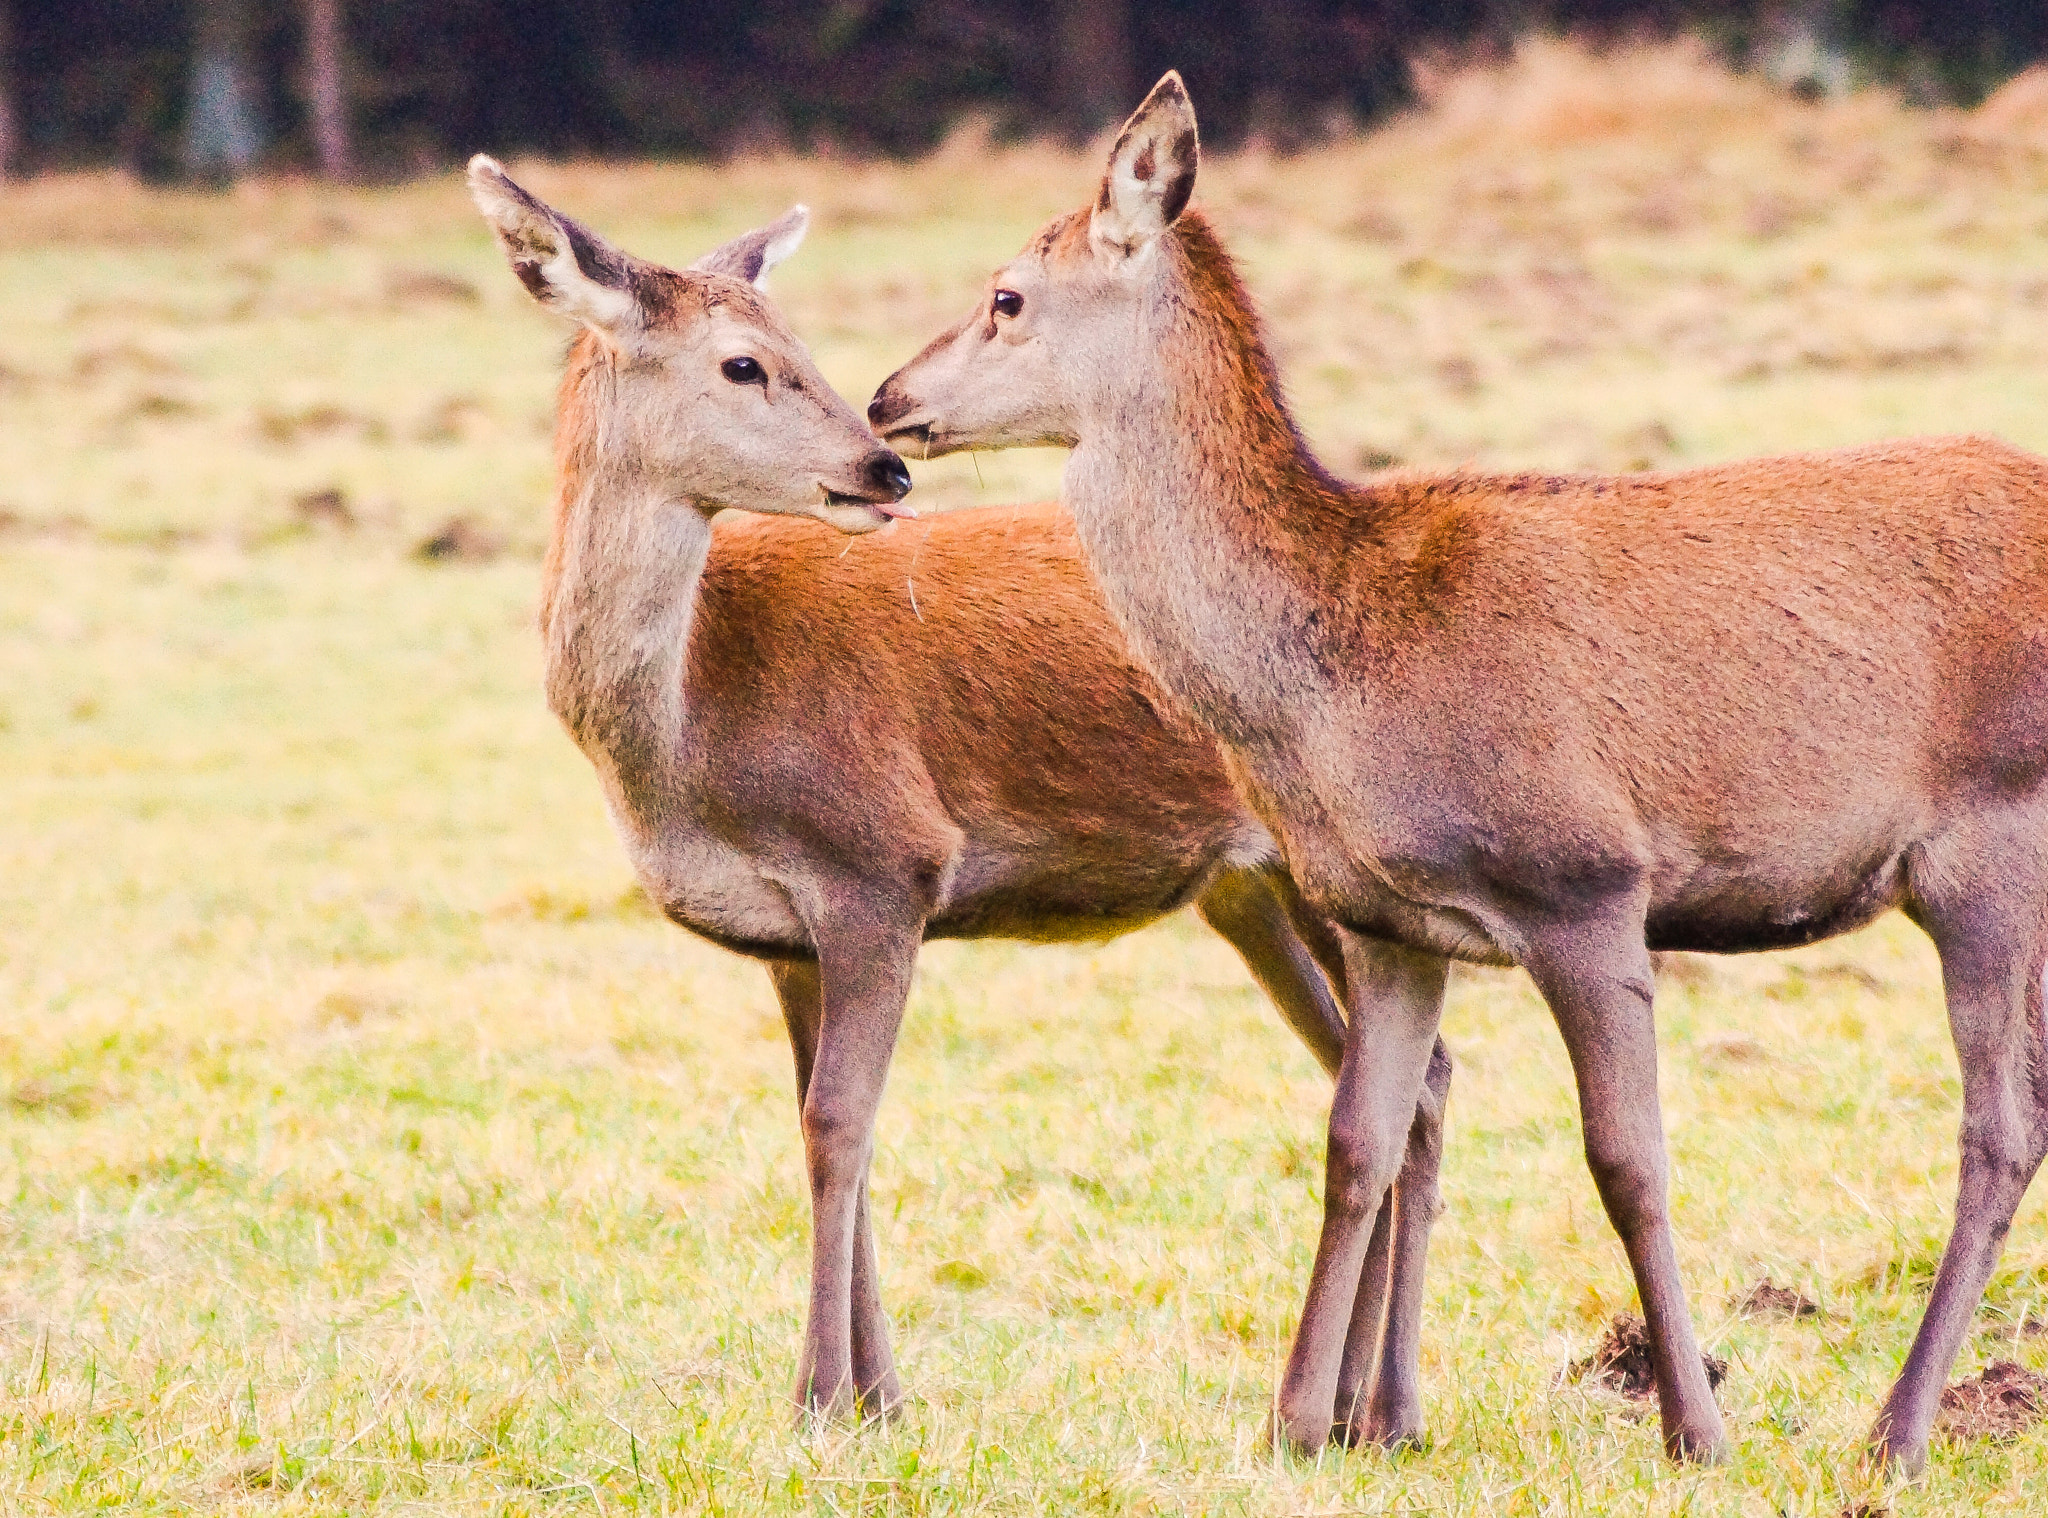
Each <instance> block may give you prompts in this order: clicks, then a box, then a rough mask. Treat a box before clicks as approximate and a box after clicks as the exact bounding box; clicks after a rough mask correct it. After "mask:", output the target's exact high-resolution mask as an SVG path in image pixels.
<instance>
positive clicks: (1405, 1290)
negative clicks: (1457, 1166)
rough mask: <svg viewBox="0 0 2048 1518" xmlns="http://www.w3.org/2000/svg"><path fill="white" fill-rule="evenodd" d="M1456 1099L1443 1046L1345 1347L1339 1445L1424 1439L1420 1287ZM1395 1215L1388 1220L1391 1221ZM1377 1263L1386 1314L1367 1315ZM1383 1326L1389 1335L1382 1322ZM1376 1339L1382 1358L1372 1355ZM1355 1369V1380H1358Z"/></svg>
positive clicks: (1432, 1063) (1386, 1445)
mask: <svg viewBox="0 0 2048 1518" xmlns="http://www.w3.org/2000/svg"><path fill="white" fill-rule="evenodd" d="M1450 1092H1451V1055H1450V1051H1449V1050H1448V1049H1446V1048H1445V1047H1444V1043H1443V1040H1442V1039H1440V1038H1439V1039H1438V1040H1437V1041H1436V1046H1435V1047H1434V1048H1433V1049H1432V1050H1431V1051H1430V1056H1429V1073H1428V1075H1426V1076H1425V1077H1424V1078H1423V1085H1422V1099H1421V1100H1420V1101H1418V1102H1417V1103H1416V1104H1415V1121H1414V1123H1413V1125H1412V1126H1410V1128H1409V1130H1408V1151H1407V1154H1406V1156H1405V1157H1404V1158H1403V1159H1402V1161H1401V1170H1400V1173H1399V1174H1398V1175H1397V1176H1395V1178H1394V1185H1393V1188H1392V1190H1391V1191H1389V1192H1388V1194H1387V1199H1386V1201H1385V1202H1383V1203H1382V1204H1381V1208H1380V1217H1381V1225H1376V1227H1375V1230H1374V1238H1375V1241H1377V1239H1378V1226H1384V1225H1386V1224H1387V1223H1388V1222H1389V1221H1391V1226H1392V1230H1393V1238H1392V1239H1391V1241H1390V1244H1389V1247H1388V1249H1387V1251H1386V1253H1385V1255H1384V1256H1375V1255H1368V1256H1367V1261H1366V1280H1365V1282H1362V1283H1361V1284H1360V1287H1359V1293H1358V1309H1359V1310H1358V1311H1355V1312H1354V1313H1353V1315H1352V1319H1351V1328H1350V1332H1349V1335H1348V1337H1347V1338H1346V1340H1345V1343H1344V1363H1343V1366H1342V1368H1341V1369H1340V1371H1339V1372H1338V1377H1337V1412H1338V1416H1339V1419H1340V1421H1343V1422H1345V1423H1346V1424H1347V1426H1346V1428H1345V1429H1344V1430H1343V1431H1342V1435H1340V1436H1342V1437H1346V1440H1347V1442H1358V1441H1360V1440H1362V1441H1363V1442H1365V1443H1369V1444H1377V1445H1379V1446H1380V1447H1381V1448H1383V1449H1393V1448H1396V1447H1397V1446H1400V1445H1403V1444H1413V1443H1416V1442H1417V1441H1419V1440H1420V1439H1421V1437H1422V1343H1421V1339H1422V1285H1423V1272H1424V1269H1425V1267H1426V1266H1427V1264H1428V1261H1429V1231H1430V1228H1431V1227H1432V1226H1433V1225H1434V1224H1435V1222H1436V1218H1437V1213H1438V1212H1440V1211H1441V1210H1442V1202H1441V1200H1440V1196H1439V1192H1438V1186H1437V1172H1438V1171H1439V1170H1440V1169H1441V1168H1442V1165H1443V1154H1444V1103H1445V1101H1446V1100H1447V1099H1448V1098H1449V1096H1450ZM1389 1208H1391V1209H1392V1213H1393V1216H1392V1218H1391V1220H1389V1219H1388V1217H1387V1212H1388V1209H1389ZM1376 1259H1383V1260H1384V1261H1385V1264H1384V1266H1383V1268H1382V1275H1383V1276H1384V1277H1385V1278H1386V1282H1385V1284H1384V1285H1383V1286H1382V1287H1381V1288H1380V1295H1382V1296H1384V1297H1385V1299H1386V1304H1385V1307H1384V1310H1383V1311H1382V1310H1378V1309H1371V1310H1370V1311H1368V1299H1369V1297H1370V1296H1371V1295H1372V1293H1371V1292H1370V1291H1369V1290H1368V1286H1367V1283H1370V1282H1371V1280H1372V1277H1373V1266H1374V1263H1375V1260H1376ZM1383 1321H1384V1328H1382V1322H1383ZM1374 1339H1377V1341H1378V1346H1379V1348H1378V1353H1377V1354H1376V1355H1375V1354H1373V1353H1372V1350H1371V1347H1370V1346H1371V1343H1372V1341H1373V1340H1374ZM1354 1367H1355V1368H1356V1374H1355V1375H1354ZM1369 1372H1370V1373H1371V1374H1372V1395H1371V1398H1370V1400H1369V1401H1368V1402H1367V1403H1366V1404H1365V1406H1366V1416H1365V1419H1364V1420H1363V1426H1362V1427H1360V1426H1359V1424H1358V1422H1357V1421H1356V1415H1355V1413H1353V1412H1352V1411H1351V1409H1352V1408H1354V1407H1356V1406H1357V1405H1358V1398H1359V1391H1355V1390H1353V1391H1350V1396H1349V1399H1348V1400H1347V1396H1346V1393H1347V1390H1350V1389H1351V1388H1359V1389H1361V1390H1362V1388H1363V1386H1364V1384H1365V1377H1366V1375H1367V1374H1368V1373H1369Z"/></svg>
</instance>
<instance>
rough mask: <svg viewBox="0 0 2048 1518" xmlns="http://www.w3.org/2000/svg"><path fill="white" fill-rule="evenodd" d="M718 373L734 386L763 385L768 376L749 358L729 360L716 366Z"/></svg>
mask: <svg viewBox="0 0 2048 1518" xmlns="http://www.w3.org/2000/svg"><path fill="white" fill-rule="evenodd" d="M718 372H719V373H720V374H722V375H724V376H725V377H726V378H727V379H729V380H731V381H732V382H733V383H734V384H735V385H765V384H767V383H768V376H767V374H766V372H765V371H763V369H762V368H761V366H760V364H758V363H756V362H755V361H754V360H753V359H751V358H729V359H727V360H726V361H725V362H724V363H722V364H720V365H719V366H718Z"/></svg>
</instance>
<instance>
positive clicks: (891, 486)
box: [861, 448, 910, 501]
mask: <svg viewBox="0 0 2048 1518" xmlns="http://www.w3.org/2000/svg"><path fill="white" fill-rule="evenodd" d="M861 478H862V479H864V480H866V481H867V482H868V484H869V485H870V486H872V487H873V488H874V489H876V490H878V491H882V492H884V493H886V494H887V495H888V497H889V499H890V500H892V501H900V500H902V499H903V498H904V497H905V496H907V495H909V494H910V471H909V470H908V469H905V468H904V467H903V460H901V459H900V458H898V457H897V456H896V455H895V454H894V453H892V452H890V451H889V450H888V449H887V448H882V449H878V450H877V451H876V452H874V453H871V454H869V455H868V461H867V463H866V464H864V465H862V466H861Z"/></svg>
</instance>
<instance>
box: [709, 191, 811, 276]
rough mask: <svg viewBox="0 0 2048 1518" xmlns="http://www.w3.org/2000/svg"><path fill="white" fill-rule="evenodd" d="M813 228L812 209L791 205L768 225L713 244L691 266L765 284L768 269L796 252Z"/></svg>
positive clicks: (712, 272)
mask: <svg viewBox="0 0 2048 1518" xmlns="http://www.w3.org/2000/svg"><path fill="white" fill-rule="evenodd" d="M810 229H811V213H810V211H809V210H808V209H806V208H805V207H803V206H791V207H790V208H789V209H788V210H787V211H784V212H783V213H782V214H781V215H780V216H778V217H776V218H775V220H773V221H771V222H769V223H768V225H767V226H765V227H756V228H754V230H753V231H751V232H746V233H742V234H741V235H740V236H738V237H735V238H734V239H733V240H732V241H731V242H729V243H726V244H725V245H724V246H722V247H717V248H713V249H712V250H711V251H710V252H709V253H706V254H705V255H704V256H703V257H702V258H700V259H698V260H697V261H696V262H695V263H693V264H691V265H690V267H691V268H693V269H701V270H702V271H704V272H705V273H706V274H730V275H731V276H732V277H733V278H734V279H744V280H746V281H747V282H748V283H749V284H752V285H765V284H766V283H767V282H768V271H769V270H770V269H772V268H774V267H775V266H776V265H777V264H779V263H781V262H782V261H783V260H784V259H785V258H787V257H789V255H790V254H792V253H794V252H795V251H796V250H797V244H799V243H801V242H802V241H803V240H804V233H806V232H808V231H809V230H810Z"/></svg>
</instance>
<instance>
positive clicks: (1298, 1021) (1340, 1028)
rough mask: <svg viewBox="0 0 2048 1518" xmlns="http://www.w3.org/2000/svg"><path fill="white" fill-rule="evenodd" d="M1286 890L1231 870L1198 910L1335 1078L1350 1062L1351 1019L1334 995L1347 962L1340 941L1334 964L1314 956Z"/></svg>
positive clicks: (1330, 956)
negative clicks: (1347, 1026) (1347, 1027)
mask: <svg viewBox="0 0 2048 1518" xmlns="http://www.w3.org/2000/svg"><path fill="white" fill-rule="evenodd" d="M1281 890H1282V886H1281V884H1280V882H1278V881H1273V880H1269V879H1268V877H1267V876H1266V874H1265V873H1264V872H1263V871H1259V870H1232V871H1230V872H1228V873H1227V874H1224V875H1221V876H1219V877H1217V880H1216V882H1215V884H1213V885H1211V886H1210V887H1209V889H1208V890H1207V891H1205V892H1203V893H1202V897H1201V899H1200V900H1199V901H1197V902H1196V903H1195V910H1196V911H1197V912H1199V913H1200V914H1201V916H1202V921H1204V922H1206V923H1207V924H1208V925H1209V926H1210V927H1212V928H1214V929H1215V930H1216V932H1217V933H1218V934H1220V935H1221V936H1222V937H1223V939H1224V940H1225V941H1226V942H1228V943H1229V945H1230V946H1231V947H1232V948H1233V949H1235V950H1237V952H1238V957H1239V958H1241V959H1242V960H1243V961H1244V963H1245V968H1246V969H1248V970H1250V971H1251V972H1252V979H1253V980H1256V981H1257V982H1258V983H1259V986H1260V989H1262V990H1263V991H1264V992H1265V993H1266V995H1267V996H1268V997H1269V998H1271V1000H1272V1002H1273V1005H1274V1006H1275V1007H1277V1008H1279V1010H1280V1016H1281V1019H1282V1020H1283V1021H1285V1022H1286V1024H1287V1026H1288V1027H1290V1028H1292V1029H1293V1030H1294V1033H1295V1036H1296V1037H1297V1038H1299V1039H1300V1040H1301V1041H1302V1042H1303V1043H1304V1044H1306V1045H1308V1052H1309V1053H1311V1054H1313V1055H1314V1056H1315V1057H1316V1061H1317V1063H1319V1064H1320V1065H1321V1066H1322V1067H1323V1069H1325V1070H1326V1071H1328V1072H1329V1073H1330V1074H1331V1075H1333V1076H1334V1075H1335V1074H1336V1073H1337V1069H1338V1067H1339V1066H1340V1065H1342V1064H1343V1062H1344V1013H1343V1011H1342V1010H1341V1009H1340V1008H1339V1007H1338V1005H1337V998H1336V997H1335V996H1334V995H1332V994H1331V990H1330V987H1331V984H1332V983H1335V984H1338V985H1341V984H1342V976H1343V965H1342V956H1341V953H1340V952H1339V951H1338V950H1337V949H1336V948H1335V945H1334V941H1333V942H1332V943H1331V944H1330V945H1329V946H1328V949H1327V957H1325V956H1324V955H1319V954H1317V953H1316V952H1314V950H1313V948H1312V947H1311V944H1310V942H1308V941H1307V940H1308V938H1309V935H1308V934H1305V933H1302V932H1298V931H1297V927H1298V926H1300V924H1299V923H1298V920H1297V919H1298V915H1299V914H1298V913H1297V912H1296V911H1295V910H1294V909H1293V908H1292V907H1291V905H1290V904H1289V903H1287V902H1286V901H1284V900H1283V899H1282V896H1281V894H1280V892H1281ZM1324 931H1325V932H1327V931H1328V930H1327V929H1324ZM1326 971H1327V972H1328V973H1329V975H1330V979H1329V980H1325V979H1324V978H1323V977H1324V973H1325V972H1326Z"/></svg>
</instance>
